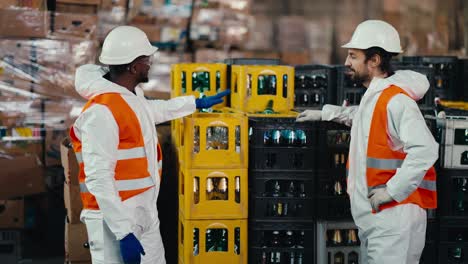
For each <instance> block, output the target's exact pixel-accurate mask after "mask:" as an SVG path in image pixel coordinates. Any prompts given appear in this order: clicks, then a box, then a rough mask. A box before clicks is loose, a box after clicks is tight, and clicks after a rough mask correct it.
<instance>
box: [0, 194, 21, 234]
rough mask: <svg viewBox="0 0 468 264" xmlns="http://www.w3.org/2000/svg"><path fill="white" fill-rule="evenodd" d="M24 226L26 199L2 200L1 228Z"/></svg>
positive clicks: (0, 212)
mask: <svg viewBox="0 0 468 264" xmlns="http://www.w3.org/2000/svg"><path fill="white" fill-rule="evenodd" d="M23 227H24V200H23V199H18V200H0V229H9V228H23Z"/></svg>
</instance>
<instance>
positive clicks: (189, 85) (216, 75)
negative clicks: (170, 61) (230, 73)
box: [171, 63, 227, 109]
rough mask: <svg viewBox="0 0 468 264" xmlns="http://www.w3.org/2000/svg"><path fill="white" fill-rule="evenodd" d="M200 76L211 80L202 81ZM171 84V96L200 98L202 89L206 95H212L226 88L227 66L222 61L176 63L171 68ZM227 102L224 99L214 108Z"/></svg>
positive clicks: (220, 106) (221, 106)
mask: <svg viewBox="0 0 468 264" xmlns="http://www.w3.org/2000/svg"><path fill="white" fill-rule="evenodd" d="M206 75H208V78H206V77H207V76H206ZM200 76H201V77H202V78H203V77H205V80H209V81H208V82H206V81H200V78H199V77H200ZM194 77H196V78H194ZM171 84H172V85H171V87H172V91H171V97H177V96H182V95H194V96H195V97H196V98H199V97H200V90H201V89H202V90H203V93H204V95H206V96H212V95H215V94H216V93H218V92H222V91H224V90H226V87H227V66H226V64H222V63H203V64H201V63H179V64H174V65H172V69H171ZM226 103H227V102H226V99H224V102H223V103H221V104H218V105H215V106H214V107H213V108H215V109H219V108H223V107H225V106H226Z"/></svg>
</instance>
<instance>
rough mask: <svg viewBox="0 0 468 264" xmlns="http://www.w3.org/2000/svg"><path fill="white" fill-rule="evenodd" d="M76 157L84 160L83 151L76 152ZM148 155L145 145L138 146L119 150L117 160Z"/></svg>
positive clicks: (80, 160)
mask: <svg viewBox="0 0 468 264" xmlns="http://www.w3.org/2000/svg"><path fill="white" fill-rule="evenodd" d="M75 155H76V159H77V160H78V163H81V162H83V157H82V155H81V152H76V153H75ZM144 157H146V153H145V148H144V147H136V148H131V149H119V150H118V151H117V160H126V159H136V158H144Z"/></svg>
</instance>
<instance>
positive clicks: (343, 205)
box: [317, 194, 352, 221]
mask: <svg viewBox="0 0 468 264" xmlns="http://www.w3.org/2000/svg"><path fill="white" fill-rule="evenodd" d="M317 219H319V220H330V221H337V220H340V221H342V220H351V219H352V216H351V206H350V203H349V196H348V195H347V194H344V195H340V196H330V195H328V196H325V195H323V196H322V195H319V196H318V197H317Z"/></svg>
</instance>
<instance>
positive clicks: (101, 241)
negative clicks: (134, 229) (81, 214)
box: [84, 218, 166, 264]
mask: <svg viewBox="0 0 468 264" xmlns="http://www.w3.org/2000/svg"><path fill="white" fill-rule="evenodd" d="M84 222H85V224H86V229H87V231H88V243H89V248H90V251H91V259H92V263H93V264H122V263H123V260H122V256H121V254H120V244H119V241H118V240H117V239H116V238H115V236H114V234H113V233H112V232H111V231H110V229H109V227H108V226H107V224H106V223H105V222H104V220H103V219H89V218H85V219H84ZM139 240H140V243H141V245H142V246H143V249H144V250H145V253H146V254H145V255H144V256H142V258H141V264H165V263H166V259H165V257H164V245H163V242H162V239H161V234H160V232H159V221H157V222H153V223H152V224H151V225H150V226H148V228H147V230H144V232H143V233H142V235H141V237H140V238H139Z"/></svg>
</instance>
